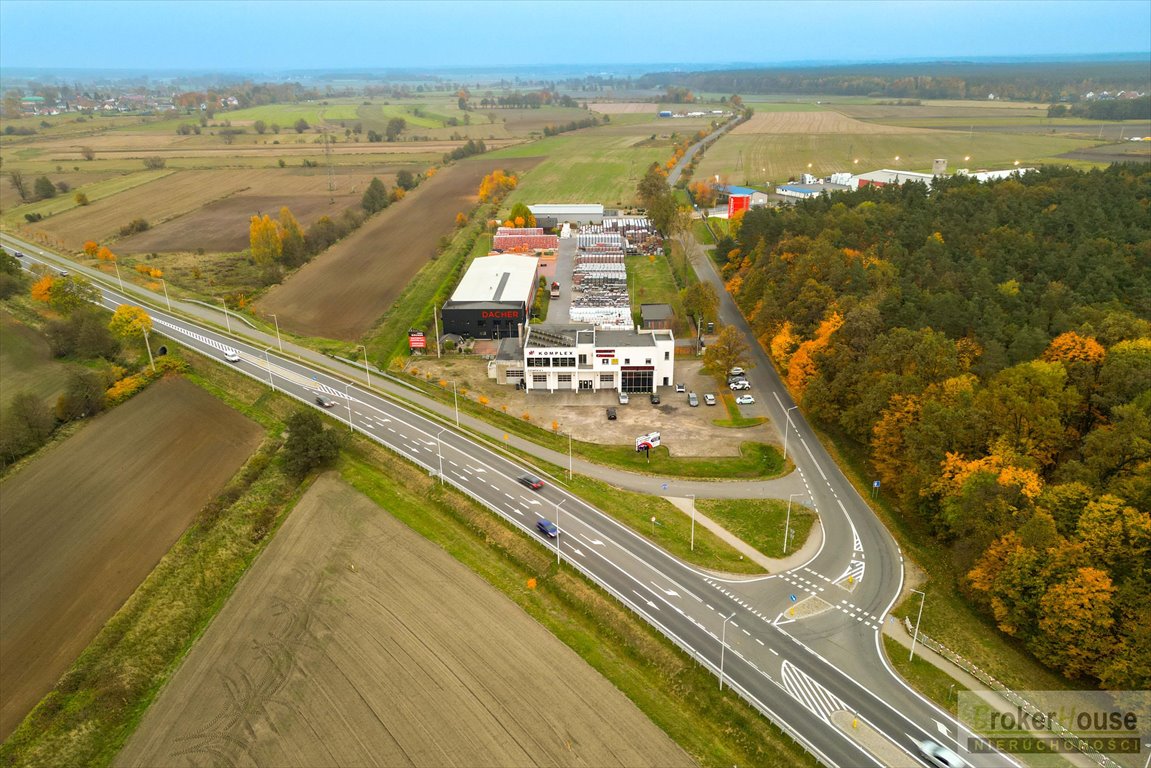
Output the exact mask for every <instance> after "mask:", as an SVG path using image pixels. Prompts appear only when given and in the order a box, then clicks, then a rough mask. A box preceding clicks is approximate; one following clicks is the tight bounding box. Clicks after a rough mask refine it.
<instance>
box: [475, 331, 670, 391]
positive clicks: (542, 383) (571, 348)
mask: <svg viewBox="0 0 1151 768" xmlns="http://www.w3.org/2000/svg"><path fill="white" fill-rule="evenodd" d="M525 333H526V336H525V338H524V343H523V346H522V348H520V349H519V350H518V352H519V354H518V355H514V356H513V354H503V353H504V351H505V349H506V350H507V351H508V352H511V350H510V348H509V345H510V344H511V342H510V340H509V342H505V344H504V345H503V346H502V347H501V354H500V355H498V356H497V357H496V359H494V360H492V361H491V362H489V363H488V376H489V378H494V379H496V381H497V382H499V383H501V384H517V385H521V386H523V387H525V388H526V389H529V390H533V391H545V392H556V391H563V392H598V391H603V390H611V391H615V392H655V391H656V388H657V387H668V386H671V384H672V381H673V380H674V377H675V337H674V336H673V334H672V332H671V331H670V330H663V329H660V330H650V331H640V330H627V331H614V330H613V331H603V330H597V329H596V328H595V327H594V326H590V325H531V326H528V328H527V330H526V331H525Z"/></svg>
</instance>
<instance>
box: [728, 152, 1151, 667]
mask: <svg viewBox="0 0 1151 768" xmlns="http://www.w3.org/2000/svg"><path fill="white" fill-rule="evenodd" d="M1149 206H1151V169H1148V168H1147V167H1146V166H1143V167H1138V166H1133V165H1115V166H1112V167H1110V168H1108V169H1106V170H1095V171H1089V172H1082V171H1075V170H1071V169H1068V168H1044V169H1042V170H1039V171H1036V172H1032V173H1028V174H1026V175H1025V176H1022V177H1020V178H1012V179H1008V180H1004V181H1000V182H995V183H990V184H980V183H978V182H976V181H973V180H970V179H965V178H960V177H957V178H951V179H940V180H938V181H936V182H935V184H934V185H933V188H932V189H930V190H929V189H928V188H927V187H926V186H925V185H923V184H919V183H911V184H906V185H904V186H902V187H885V188H865V189H863V190H859V191H856V192H849V193H839V194H836V195H834V196H827V195H824V196H822V197H821V198H819V199H813V200H809V201H803V202H801V203H799V204H798V205H796V206H795V207H793V208H786V209H778V210H777V209H755V210H752V211H750V212H748V213H746V214H745V215H744V216H743V218H742V220H741V221H738V222H737V225H738V226H736V227H735V234H734V236H733V238H725V239H724V240H723V241H721V242H720V243H719V245H718V246H717V251H716V258H717V260H718V261H719V263H720V265H721V268H722V272H723V275H724V277H725V280H726V281H727V286H728V290H729V291H730V292H731V294H732V295H733V297H735V299H736V301H737V303H738V304H739V306H740V308H741V309H742V311H743V313H744V314H745V316H746V317H747V318H748V319H749V321H750V322H751V323H752V326H753V328H754V330H755V332H756V335H757V337H758V338H759V340H760V342H761V344H762V345H763V346H764V348H765V349H767V350H769V353H770V355H771V357H772V360H773V362H774V364H775V365H776V366H777V368H778V369H779V370H780V372H781V374H782V375H783V376H784V377H785V380H786V382H787V385H788V387H789V389H790V390H791V391H792V394H793V395H794V396H795V397H796V400H797V402H799V403H801V404H802V406H803V408H804V411H805V413H807V415H808V416H809V418H811V419H812V420H814V421H815V422H816V423H819V424H822V425H823V427H824V428H826V429H828V430H829V431H831V432H832V433H834V434H837V435H841V436H842V437H843V439H845V440H849V441H854V442H855V443H857V444H858V445H860V446H862V447H864V448H865V449H866V451H867V455H868V456H869V458H870V461H871V464H872V467H873V471H874V472H875V473H876V474H875V476H876V477H878V478H879V479H880V480H881V482H882V488H883V490H884V493H885V494H886V495H887V497H888V498H889V500H890V501H892V506H893V507H894V508H895V509H896V514H898V515H901V516H903V517H904V518H906V520H907V521H908V522H909V524H911V526H912V527H913V528H914V529H917V530H920V531H922V532H923V535H925V536H928V537H933V538H934V539H935V541H936V542H937V544H938V545H939V546H940V547H943V548H945V549H946V551H948V552H949V553H950V556H951V558H952V560H953V562H954V564H955V567H956V573H958V574H960V576H959V584H958V585H957V586H958V589H960V590H961V592H962V593H963V595H964V596H965V597H966V599H968V600H969V601H970V602H971V603H972V604H974V605H975V606H976V607H977V609H978V610H980V611H982V612H984V613H985V614H986V615H987V616H989V617H990V618H991V619H992V620H993V621H994V622H995V624H996V625H997V626H998V627H999V629H1000V630H1001V631H1003V632H1005V633H1006V634H1008V635H1011V636H1012V637H1014V638H1016V639H1018V640H1019V641H1020V642H1022V643H1023V644H1024V645H1025V646H1027V647H1028V648H1029V649H1030V650H1031V651H1032V652H1033V653H1034V654H1035V656H1036V657H1037V658H1038V659H1040V660H1041V661H1042V662H1043V663H1045V664H1047V665H1048V666H1050V667H1052V668H1054V669H1057V670H1059V671H1060V672H1062V673H1063V674H1064V675H1065V676H1066V677H1068V678H1069V679H1072V680H1078V681H1083V682H1091V683H1093V684H1097V685H1101V686H1103V687H1106V688H1114V689H1119V688H1147V687H1149V686H1151V621H1148V618H1147V617H1148V613H1147V610H1148V609H1147V606H1148V605H1149V604H1151V572H1149V568H1148V566H1149V564H1151V513H1149V512H1148V510H1151V210H1149Z"/></svg>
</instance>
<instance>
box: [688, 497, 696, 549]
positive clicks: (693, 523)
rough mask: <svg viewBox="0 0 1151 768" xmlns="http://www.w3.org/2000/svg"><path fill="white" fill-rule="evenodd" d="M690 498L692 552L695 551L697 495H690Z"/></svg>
mask: <svg viewBox="0 0 1151 768" xmlns="http://www.w3.org/2000/svg"><path fill="white" fill-rule="evenodd" d="M687 496H688V498H689V499H691V551H692V552H694V551H695V494H694V493H689V494H688V495H687Z"/></svg>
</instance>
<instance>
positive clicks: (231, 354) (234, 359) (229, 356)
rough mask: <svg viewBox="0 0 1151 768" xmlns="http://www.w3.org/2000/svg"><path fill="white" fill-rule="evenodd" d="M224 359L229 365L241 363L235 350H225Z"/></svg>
mask: <svg viewBox="0 0 1151 768" xmlns="http://www.w3.org/2000/svg"><path fill="white" fill-rule="evenodd" d="M224 359H225V360H227V361H228V362H229V363H238V362H240V355H239V354H238V353H237V352H236V350H234V349H225V350H224Z"/></svg>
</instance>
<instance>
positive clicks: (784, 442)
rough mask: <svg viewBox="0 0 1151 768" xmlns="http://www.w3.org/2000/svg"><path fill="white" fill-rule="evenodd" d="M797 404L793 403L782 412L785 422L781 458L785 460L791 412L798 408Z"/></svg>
mask: <svg viewBox="0 0 1151 768" xmlns="http://www.w3.org/2000/svg"><path fill="white" fill-rule="evenodd" d="M798 407H799V406H798V405H793V406H791V407H790V408H788V409H787V410H786V411H784V412H783V415H784V417H785V418H786V419H787V424H786V426H784V428H783V460H784V461H787V438H788V437H790V436H791V412H792V411H794V410H795V409H796V408H798Z"/></svg>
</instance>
